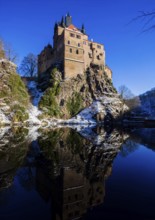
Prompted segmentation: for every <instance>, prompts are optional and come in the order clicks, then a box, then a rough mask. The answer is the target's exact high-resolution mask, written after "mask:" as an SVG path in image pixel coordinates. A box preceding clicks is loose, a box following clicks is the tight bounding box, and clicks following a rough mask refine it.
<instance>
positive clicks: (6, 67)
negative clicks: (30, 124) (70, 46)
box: [0, 59, 29, 124]
mask: <svg viewBox="0 0 155 220" xmlns="http://www.w3.org/2000/svg"><path fill="white" fill-rule="evenodd" d="M28 104H29V95H28V93H27V90H26V87H25V85H24V83H23V81H22V80H21V78H20V76H19V75H18V74H17V72H16V65H15V64H14V63H12V62H10V61H8V60H6V59H0V124H3V123H8V124H9V123H11V122H23V121H24V120H26V119H28V117H29V116H28V113H27V112H26V109H27V107H28Z"/></svg>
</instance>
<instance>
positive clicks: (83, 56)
mask: <svg viewBox="0 0 155 220" xmlns="http://www.w3.org/2000/svg"><path fill="white" fill-rule="evenodd" d="M53 39H54V45H53V49H52V47H51V46H47V47H45V48H44V50H43V51H42V52H41V54H40V55H39V56H38V62H39V63H38V73H39V74H40V73H43V72H45V71H46V70H47V69H48V68H49V67H50V66H51V65H52V64H56V63H61V64H63V65H62V66H63V68H64V69H63V72H64V77H65V78H66V79H68V78H71V77H76V76H77V75H78V74H83V73H84V71H85V70H86V69H87V68H88V67H89V66H90V64H92V63H93V64H96V65H99V66H102V67H103V66H105V51H104V46H103V45H102V44H98V43H95V42H92V41H89V40H88V35H86V34H83V33H82V32H81V31H80V30H79V29H77V28H76V27H75V26H74V25H70V26H69V27H64V28H63V27H61V26H60V25H58V27H57V30H55V32H54V37H53ZM107 75H108V77H109V78H111V73H110V71H108V70H107Z"/></svg>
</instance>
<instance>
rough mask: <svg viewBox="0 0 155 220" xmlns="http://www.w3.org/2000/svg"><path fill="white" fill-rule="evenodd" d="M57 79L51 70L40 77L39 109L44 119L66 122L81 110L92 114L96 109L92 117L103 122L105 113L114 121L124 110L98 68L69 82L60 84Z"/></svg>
mask: <svg viewBox="0 0 155 220" xmlns="http://www.w3.org/2000/svg"><path fill="white" fill-rule="evenodd" d="M61 75H62V74H61V72H59V71H58V70H57V69H56V68H54V69H52V70H49V71H48V72H47V73H45V74H42V76H40V81H39V88H40V89H42V90H44V95H43V96H42V98H41V100H40V103H39V108H40V109H41V110H42V111H43V112H44V116H45V115H46V117H48V116H49V117H51V116H52V117H53V116H54V117H57V118H62V119H68V118H71V117H73V116H75V115H77V114H78V113H79V112H80V111H81V110H83V109H85V108H89V110H92V111H93V109H94V108H96V107H97V108H98V110H97V111H94V115H93V117H98V118H100V117H101V118H104V116H105V114H107V112H108V113H111V114H112V115H113V117H117V115H119V114H120V113H121V112H122V111H123V110H124V106H123V103H122V101H121V100H120V98H119V96H118V94H117V91H116V89H115V88H114V86H113V84H112V81H111V79H109V77H108V76H107V74H106V72H104V71H103V70H100V69H99V68H98V66H91V67H90V68H88V69H87V71H86V72H85V73H84V74H79V75H77V77H75V78H71V79H66V80H63V79H62V78H61ZM94 102H95V104H94ZM92 104H93V106H91V105H92ZM90 106H91V107H92V108H91V109H90ZM101 112H102V114H101V115H102V116H100V113H101Z"/></svg>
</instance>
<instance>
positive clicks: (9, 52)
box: [4, 43, 18, 62]
mask: <svg viewBox="0 0 155 220" xmlns="http://www.w3.org/2000/svg"><path fill="white" fill-rule="evenodd" d="M4 50H5V56H6V58H7V59H8V60H9V61H11V62H17V60H18V55H17V53H16V52H15V50H14V49H13V47H12V45H11V44H9V43H5V45H4Z"/></svg>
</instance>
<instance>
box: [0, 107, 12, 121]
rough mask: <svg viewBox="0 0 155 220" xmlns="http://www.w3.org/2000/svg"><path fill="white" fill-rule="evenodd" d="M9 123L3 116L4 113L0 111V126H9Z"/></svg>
mask: <svg viewBox="0 0 155 220" xmlns="http://www.w3.org/2000/svg"><path fill="white" fill-rule="evenodd" d="M10 123H11V121H10V120H9V119H8V118H7V116H5V115H4V113H3V112H2V111H1V110H0V124H10Z"/></svg>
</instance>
